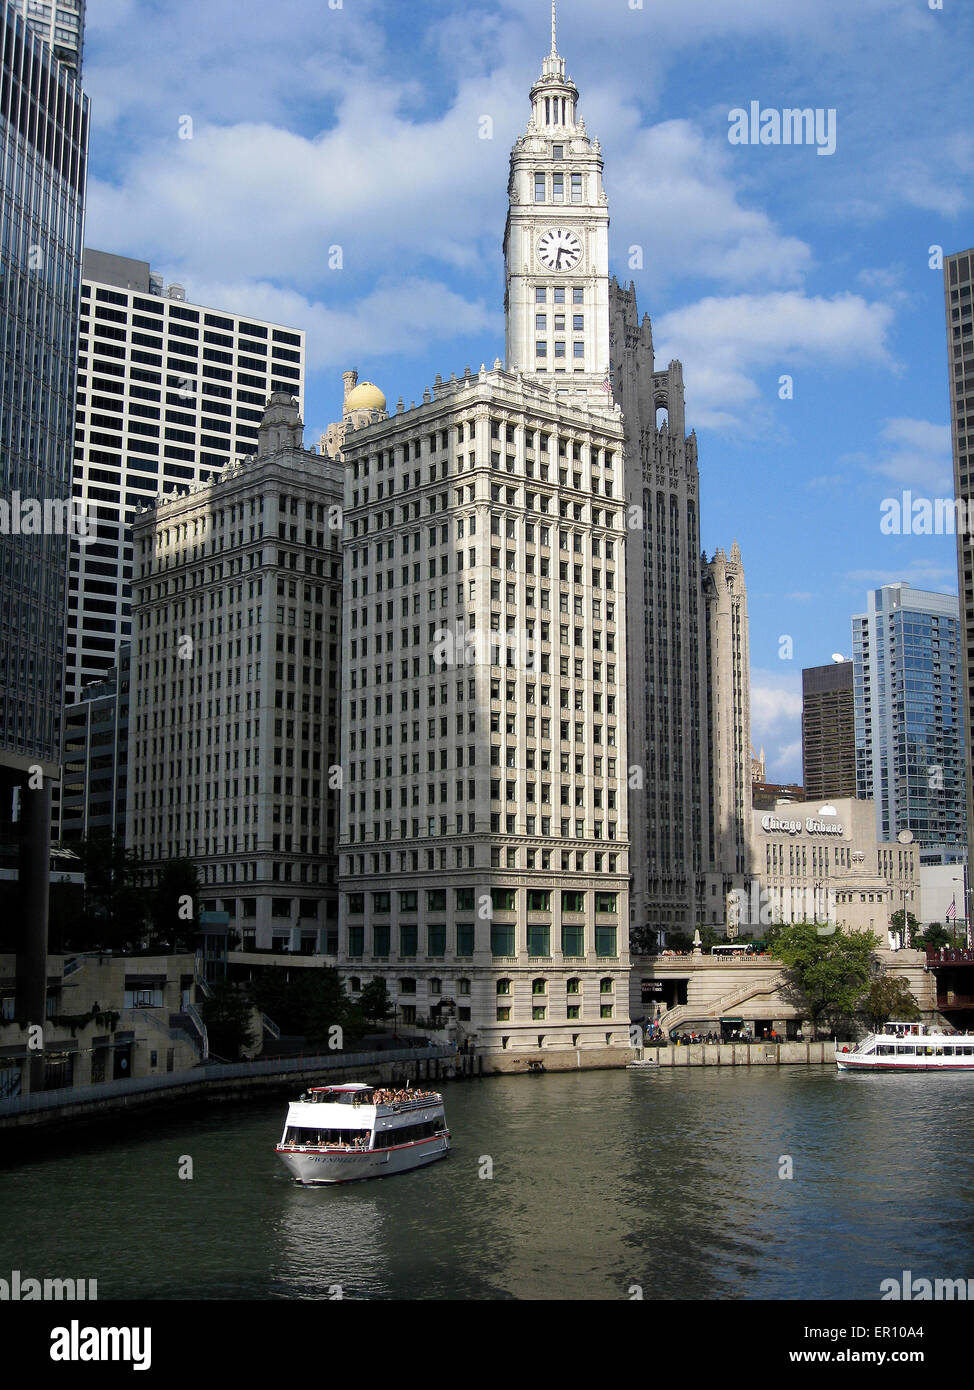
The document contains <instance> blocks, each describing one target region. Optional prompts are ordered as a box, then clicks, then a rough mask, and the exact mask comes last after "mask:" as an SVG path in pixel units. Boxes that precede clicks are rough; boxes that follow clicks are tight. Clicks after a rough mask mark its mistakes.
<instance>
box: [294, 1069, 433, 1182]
mask: <svg viewBox="0 0 974 1390" xmlns="http://www.w3.org/2000/svg"><path fill="white" fill-rule="evenodd" d="M449 1149H450V1131H449V1130H448V1129H447V1127H446V1115H445V1113H444V1110H443V1097H442V1096H441V1095H440V1094H439V1093H438V1092H436V1091H419V1090H413V1089H412V1088H407V1089H404V1090H397V1089H395V1088H393V1087H390V1086H366V1085H365V1084H364V1083H362V1082H361V1081H350V1082H348V1083H347V1084H346V1085H344V1086H315V1087H313V1088H312V1089H311V1090H310V1091H306V1092H305V1094H304V1095H303V1096H302V1097H301V1099H300V1100H292V1101H291V1103H290V1105H289V1106H288V1112H287V1122H286V1123H285V1126H284V1134H283V1136H282V1138H281V1142H280V1143H279V1144H278V1145H277V1152H278V1153H279V1154H280V1155H281V1158H282V1159H283V1161H284V1164H285V1166H286V1168H287V1169H288V1171H289V1172H290V1173H291V1174H292V1176H293V1177H295V1178H297V1180H298V1182H300V1183H307V1184H314V1183H332V1182H353V1181H354V1180H355V1179H356V1178H381V1177H385V1176H386V1175H387V1174H389V1173H404V1172H406V1171H407V1170H408V1169H410V1168H419V1167H421V1166H422V1165H423V1164H424V1163H432V1162H433V1161H434V1160H435V1159H437V1158H445V1157H446V1155H447V1153H448V1152H449Z"/></svg>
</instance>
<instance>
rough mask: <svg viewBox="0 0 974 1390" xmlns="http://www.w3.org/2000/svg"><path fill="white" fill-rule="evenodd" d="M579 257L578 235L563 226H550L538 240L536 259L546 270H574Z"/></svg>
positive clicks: (580, 247)
mask: <svg viewBox="0 0 974 1390" xmlns="http://www.w3.org/2000/svg"><path fill="white" fill-rule="evenodd" d="M581 259H582V242H581V239H580V237H578V236H577V235H576V233H575V232H572V231H568V230H567V229H566V228H564V227H552V228H551V230H550V231H547V232H544V233H543V234H542V235H541V237H540V238H539V240H538V260H539V261H540V262H541V264H542V265H543V266H545V267H546V268H547V269H548V270H574V269H575V267H576V266H577V265H578V263H579V261H580V260H581Z"/></svg>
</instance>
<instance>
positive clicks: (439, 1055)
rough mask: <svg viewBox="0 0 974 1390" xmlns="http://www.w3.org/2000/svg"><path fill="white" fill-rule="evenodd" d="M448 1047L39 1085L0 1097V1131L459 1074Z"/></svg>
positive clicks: (459, 1067)
mask: <svg viewBox="0 0 974 1390" xmlns="http://www.w3.org/2000/svg"><path fill="white" fill-rule="evenodd" d="M473 1060H474V1059H472V1058H469V1057H467V1058H463V1057H458V1056H457V1055H456V1054H455V1052H454V1050H453V1048H452V1047H451V1048H440V1047H437V1048H401V1049H398V1050H396V1051H389V1052H369V1053H354V1054H350V1055H347V1056H343V1055H342V1054H340V1053H331V1054H330V1055H326V1056H323V1057H304V1058H294V1059H281V1060H280V1061H278V1062H277V1063H275V1062H270V1061H265V1062H251V1063H246V1062H245V1063H241V1064H240V1065H239V1066H233V1065H226V1066H214V1067H197V1068H194V1070H193V1071H191V1072H184V1073H181V1074H180V1073H176V1074H173V1075H167V1076H161V1077H142V1078H133V1079H132V1080H130V1081H115V1082H111V1081H110V1082H105V1083H103V1084H102V1085H99V1086H84V1087H77V1088H75V1089H74V1090H64V1091H41V1092H38V1093H37V1094H36V1095H31V1096H24V1097H22V1098H14V1099H12V1100H4V1101H0V1133H2V1134H3V1135H4V1136H5V1138H7V1137H12V1136H13V1134H15V1133H16V1132H18V1131H20V1132H23V1131H28V1132H33V1131H36V1130H37V1129H39V1128H42V1127H46V1126H51V1125H56V1126H57V1127H58V1128H59V1129H60V1128H63V1127H64V1126H65V1125H72V1126H82V1125H85V1124H91V1123H94V1122H97V1121H100V1120H105V1119H107V1118H109V1117H119V1116H127V1115H133V1114H139V1113H147V1112H148V1111H149V1110H150V1109H151V1108H152V1107H171V1106H177V1105H190V1104H196V1105H200V1104H205V1105H219V1104H227V1103H232V1102H234V1101H238V1102H239V1101H243V1100H247V1099H249V1098H251V1097H253V1096H257V1097H261V1096H274V1095H277V1094H281V1093H284V1094H287V1095H290V1096H292V1097H296V1096H297V1094H298V1093H299V1092H300V1091H302V1090H303V1089H305V1088H306V1087H307V1086H308V1085H309V1084H313V1085H335V1084H340V1083H341V1082H343V1081H364V1082H366V1083H372V1084H374V1085H375V1084H379V1083H382V1084H384V1085H389V1084H391V1083H393V1082H394V1081H396V1080H398V1079H399V1078H404V1077H408V1078H409V1079H410V1080H411V1081H414V1082H419V1081H435V1080H437V1079H439V1078H442V1077H447V1076H453V1075H460V1074H461V1072H462V1071H465V1070H466V1067H464V1066H463V1064H464V1063H467V1064H469V1063H471V1062H472V1061H473Z"/></svg>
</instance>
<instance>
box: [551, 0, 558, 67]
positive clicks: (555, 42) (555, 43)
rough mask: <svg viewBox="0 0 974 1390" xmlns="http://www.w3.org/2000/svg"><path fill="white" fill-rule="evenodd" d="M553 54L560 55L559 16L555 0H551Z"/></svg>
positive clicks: (554, 56)
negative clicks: (556, 11)
mask: <svg viewBox="0 0 974 1390" xmlns="http://www.w3.org/2000/svg"><path fill="white" fill-rule="evenodd" d="M551 56H552V58H557V57H558V16H557V15H556V13H555V0H551Z"/></svg>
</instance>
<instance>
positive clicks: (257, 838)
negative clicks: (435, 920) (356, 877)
mask: <svg viewBox="0 0 974 1390" xmlns="http://www.w3.org/2000/svg"><path fill="white" fill-rule="evenodd" d="M302 438H303V426H302V423H301V418H300V414H299V411H298V405H297V401H296V400H295V399H293V398H292V397H290V396H289V395H287V394H286V393H277V394H275V395H274V396H273V397H272V398H271V400H270V401H269V403H268V405H267V408H266V410H265V411H264V414H263V417H262V420H261V424H260V429H259V431H258V436H257V440H256V449H255V450H254V452H253V453H247V454H244V455H242V456H241V457H240V458H239V459H236V460H234V462H233V463H231V464H228V465H227V467H226V468H224V469H223V471H222V472H221V473H220V474H219V476H218V477H217V478H216V479H215V480H213V481H211V482H209V483H194V484H192V485H191V486H190V487H189V488H188V489H187V490H186V491H184V492H183V493H181V494H180V495H178V496H175V497H173V498H171V499H170V498H166V499H159V500H158V501H157V502H155V503H154V504H153V505H152V506H151V507H148V508H146V509H144V510H142V511H140V512H138V513H137V514H136V517H135V521H134V524H133V544H134V548H135V571H134V576H133V581H132V586H133V611H132V623H133V634H132V657H131V690H130V708H129V744H128V793H127V808H126V832H125V841H126V847H127V848H129V849H131V850H134V851H135V852H136V853H137V854H138V855H139V856H140V858H141V859H142V860H143V861H144V862H145V863H146V865H147V866H149V867H150V868H158V867H160V866H161V865H163V864H164V863H165V862H166V861H168V860H173V859H177V858H188V859H191V860H193V861H194V862H195V863H196V865H197V866H198V869H199V872H200V876H201V879H202V883H203V892H204V897H203V900H202V906H203V909H204V910H206V911H208V912H226V913H228V914H229V917H230V924H231V926H232V927H233V929H234V930H236V931H237V932H239V934H240V937H241V939H242V944H243V945H244V946H245V947H246V946H254V945H257V946H261V947H270V946H277V947H279V948H281V947H284V948H287V949H289V950H295V951H298V950H308V951H318V952H320V953H322V954H331V955H334V954H335V952H336V950H337V944H338V943H337V924H338V901H337V896H338V890H337V883H336V872H335V854H334V849H335V836H336V826H337V814H338V806H337V802H338V796H339V791H340V787H341V776H340V771H341V770H340V768H339V765H338V722H339V707H338V700H339V689H340V679H339V657H340V648H341V602H342V560H341V532H340V515H339V514H340V508H341V498H342V478H341V469H340V468H339V466H338V465H337V464H335V463H333V462H331V461H330V460H328V459H325V458H322V456H321V455H319V454H316V453H313V452H311V451H308V450H306V449H305V448H304V447H303V443H302Z"/></svg>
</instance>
